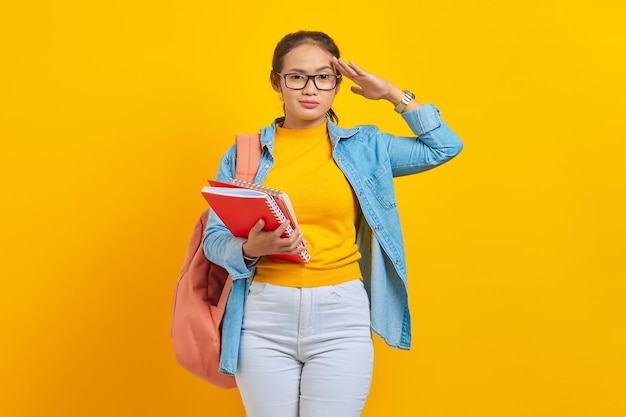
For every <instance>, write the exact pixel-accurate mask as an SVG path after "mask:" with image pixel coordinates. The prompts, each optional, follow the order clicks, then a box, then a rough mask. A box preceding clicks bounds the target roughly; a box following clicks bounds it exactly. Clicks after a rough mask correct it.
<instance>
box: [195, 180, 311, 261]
mask: <svg viewBox="0 0 626 417" xmlns="http://www.w3.org/2000/svg"><path fill="white" fill-rule="evenodd" d="M209 184H211V186H210V187H209V186H207V187H203V188H202V195H203V196H204V198H205V199H206V200H207V201H208V203H209V205H210V206H211V208H212V209H213V211H215V213H216V214H217V216H218V217H219V218H220V220H222V222H224V224H225V225H226V227H227V228H228V230H230V232H231V233H232V234H233V235H234V236H236V237H245V238H247V237H248V234H249V233H250V229H252V227H253V226H254V225H255V224H256V223H257V222H258V221H259V219H263V220H264V221H265V226H264V227H263V229H264V230H269V231H272V230H276V229H277V228H278V226H280V225H281V224H282V223H283V222H285V221H289V226H288V227H287V229H286V230H285V233H284V234H283V236H291V235H292V234H293V233H294V232H295V228H296V227H297V226H298V222H297V220H296V214H295V213H294V211H293V206H292V204H291V201H290V200H289V196H287V193H285V192H283V191H278V190H274V189H272V188H267V187H263V186H260V185H257V184H253V183H250V182H246V181H242V180H238V179H231V180H230V182H228V183H226V182H220V181H214V180H209ZM298 248H301V249H302V251H301V252H300V253H299V254H297V255H285V254H273V255H267V256H268V257H270V258H275V259H281V260H286V261H291V262H297V263H302V264H304V263H307V262H309V260H310V256H309V252H308V251H307V249H306V246H305V245H304V243H301V244H300V246H298Z"/></svg>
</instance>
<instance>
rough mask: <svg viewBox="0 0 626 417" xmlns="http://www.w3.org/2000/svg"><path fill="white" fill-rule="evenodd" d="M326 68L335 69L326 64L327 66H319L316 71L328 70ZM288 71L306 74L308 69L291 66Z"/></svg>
mask: <svg viewBox="0 0 626 417" xmlns="http://www.w3.org/2000/svg"><path fill="white" fill-rule="evenodd" d="M326 69H329V70H331V71H334V69H333V67H331V66H329V65H326V66H323V67H319V68H318V69H316V70H315V72H319V71H323V70H326ZM288 71H290V72H298V73H300V74H306V71H305V70H303V69H301V68H290V69H289V70H288Z"/></svg>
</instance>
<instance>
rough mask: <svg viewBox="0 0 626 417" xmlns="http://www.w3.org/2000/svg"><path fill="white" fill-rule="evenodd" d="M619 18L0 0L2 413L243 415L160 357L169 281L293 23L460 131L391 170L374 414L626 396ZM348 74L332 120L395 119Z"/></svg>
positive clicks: (539, 11) (549, 10)
mask: <svg viewBox="0 0 626 417" xmlns="http://www.w3.org/2000/svg"><path fill="white" fill-rule="evenodd" d="M7 3H8V4H7ZM625 12H626V7H625V6H624V3H623V2H618V1H615V0H613V1H610V0H602V1H601V0H597V1H574V2H571V1H565V0H555V1H551V2H548V1H539V0H529V1H521V0H518V1H495V0H476V1H472V2H459V1H456V0H441V1H421V0H418V1H411V2H380V1H378V0H377V1H372V0H361V1H358V2H357V1H343V2H342V1H339V2H317V3H316V2H274V3H267V4H258V2H255V1H251V0H250V1H245V2H237V1H232V2H210V1H168V2H164V1H150V2H148V1H131V2H128V1H120V0H113V1H106V2H104V1H95V2H79V1H67V0H66V1H57V2H36V1H23V2H17V1H15V2H5V3H3V5H2V6H0V61H1V65H0V135H1V151H0V170H1V171H0V181H1V183H0V195H1V198H2V215H1V216H0V218H1V220H0V222H1V224H0V234H1V241H2V247H1V248H0V256H1V257H2V261H1V263H0V277H1V283H0V286H1V287H0V288H1V290H0V292H1V293H0V335H1V338H2V343H1V345H0V415H2V416H35V415H37V416H148V415H151V416H206V415H218V412H217V410H220V411H221V415H228V416H243V415H244V412H243V408H242V406H241V402H240V400H239V397H238V394H237V392H236V391H235V390H231V391H222V390H220V389H217V388H214V387H212V386H209V385H207V384H205V383H203V382H202V381H200V380H197V379H195V378H194V377H193V376H191V375H190V374H188V373H186V371H184V370H183V369H182V368H180V367H179V366H178V365H177V364H176V363H175V361H174V356H173V352H172V348H171V343H170V340H169V325H170V315H171V306H172V295H173V290H174V285H175V282H176V279H177V277H178V272H179V268H180V265H181V263H182V260H183V256H184V254H185V249H186V245H187V242H188V239H189V237H190V234H191V230H192V227H193V224H194V222H195V220H196V218H197V215H198V214H199V212H200V211H201V210H202V209H203V208H204V207H205V203H204V200H203V199H202V197H201V196H200V194H199V189H200V188H201V186H203V185H204V184H205V180H206V179H207V178H210V177H213V176H214V174H215V172H216V169H217V163H218V160H219V157H220V155H221V154H222V152H223V151H224V150H225V149H226V148H227V147H228V146H229V145H230V144H231V143H232V142H233V140H234V135H235V133H238V132H244V133H249V132H255V131H257V129H258V128H259V127H262V126H265V125H267V124H268V123H269V122H270V121H271V119H272V118H273V117H275V116H278V115H280V113H281V104H280V101H279V99H278V97H277V96H276V94H275V93H274V92H273V91H272V90H271V87H270V84H269V82H268V72H269V69H270V61H271V53H272V50H273V48H274V46H275V44H276V42H277V41H278V39H279V38H280V37H281V36H282V35H284V34H285V33H287V32H291V31H295V30H298V29H314V30H323V31H327V32H328V33H329V34H331V35H332V36H333V37H334V38H335V39H336V41H337V42H338V43H339V46H340V48H341V50H342V55H343V57H344V58H347V59H353V60H355V61H356V62H357V63H359V64H360V65H361V66H362V67H363V68H365V69H366V70H369V71H371V72H373V73H375V74H378V75H380V76H383V77H385V78H388V79H390V80H392V81H393V82H395V83H396V84H398V85H399V86H400V87H402V88H411V89H412V90H413V91H415V92H416V94H417V97H418V98H419V99H420V100H421V101H424V102H433V103H435V104H436V105H437V106H438V107H440V109H441V110H442V114H443V116H444V118H445V119H446V121H447V122H448V123H449V124H450V125H451V126H452V127H453V128H454V129H455V130H456V131H457V132H458V134H459V135H460V136H461V137H462V138H463V139H464V142H465V150H464V151H463V153H462V154H461V155H460V156H459V157H458V159H456V160H454V161H453V162H451V163H450V164H449V165H446V166H444V167H442V168H440V169H437V170H434V171H432V172H428V173H425V174H422V175H418V176H414V177H410V178H401V179H398V181H397V189H398V199H399V205H400V210H401V215H402V219H403V225H404V228H405V239H406V249H407V253H408V256H409V273H410V297H411V298H410V300H411V308H412V313H413V331H414V348H413V349H412V350H411V351H410V352H401V351H395V350H392V349H389V348H387V347H385V346H384V345H383V344H382V343H380V341H379V340H378V339H377V340H376V366H375V377H374V382H373V387H372V392H371V395H370V398H369V400H368V403H367V404H366V409H365V412H364V416H365V417H373V416H396V415H405V416H406V415H408V416H422V417H459V416H480V417H518V416H519V417H531V416H532V417H543V416H546V417H548V416H550V417H553V416H566V417H578V416H590V417H591V416H594V417H595V416H602V417H613V416H623V415H626V357H625V356H626V353H625V352H626V340H625V330H626V326H625V307H624V304H625V301H624V299H625V297H624V296H625V295H626V291H625V289H626V288H625V284H624V278H625V275H626V274H625V267H624V260H623V259H624V246H625V245H624V238H625V236H626V221H624V214H625V213H626V189H625V179H626V175H625V174H626V173H625V169H624V165H625V158H624V151H625V150H626V144H625V139H626V134H625V132H626V117H624V116H626V114H625V113H626V112H625V111H624V110H625V106H624V97H625V96H626V64H625V57H626V35H625V32H624V29H623V28H624V24H623V22H624V18H625V17H626V14H625ZM348 84H349V83H348ZM348 84H346V85H344V88H343V90H342V91H341V93H340V95H339V97H338V98H337V102H336V105H335V109H336V111H337V113H338V114H339V116H340V119H341V124H342V125H343V126H346V127H347V126H352V125H354V124H357V123H375V124H377V125H379V126H380V127H381V128H382V129H383V130H386V131H391V132H395V133H398V134H402V133H407V128H406V126H405V125H404V124H403V123H402V121H401V119H400V118H399V117H398V116H397V115H396V114H395V113H394V112H393V110H392V108H391V106H390V105H389V103H386V102H370V101H366V100H363V99H362V98H360V97H357V96H355V95H353V94H352V93H350V91H349V88H348Z"/></svg>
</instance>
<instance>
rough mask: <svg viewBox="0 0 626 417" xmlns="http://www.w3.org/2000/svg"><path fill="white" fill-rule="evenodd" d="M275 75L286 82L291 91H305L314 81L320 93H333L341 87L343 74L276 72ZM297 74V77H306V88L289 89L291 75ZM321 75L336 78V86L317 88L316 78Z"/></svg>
mask: <svg viewBox="0 0 626 417" xmlns="http://www.w3.org/2000/svg"><path fill="white" fill-rule="evenodd" d="M275 74H276V75H278V76H280V77H281V78H282V79H283V80H284V81H285V87H286V88H288V89H290V90H304V89H305V88H306V86H307V85H309V81H310V80H313V85H314V86H315V88H317V89H318V90H320V91H332V90H334V89H335V88H337V86H338V85H339V81H340V80H341V74H302V73H301V72H287V73H282V72H276V73H275ZM296 74H297V75H301V76H303V77H306V82H305V83H304V86H302V87H300V88H293V87H289V86H288V85H287V77H288V76H290V75H296ZM320 75H329V76H331V77H335V85H334V86H333V88H319V87H318V86H317V83H316V82H315V77H318V76H320Z"/></svg>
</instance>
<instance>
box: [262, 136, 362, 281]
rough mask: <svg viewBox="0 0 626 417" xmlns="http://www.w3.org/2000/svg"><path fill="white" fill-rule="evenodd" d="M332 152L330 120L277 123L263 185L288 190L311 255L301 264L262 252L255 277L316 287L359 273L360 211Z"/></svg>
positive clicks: (359, 275) (349, 277) (353, 276)
mask: <svg viewBox="0 0 626 417" xmlns="http://www.w3.org/2000/svg"><path fill="white" fill-rule="evenodd" d="M331 151H332V148H331V142H330V138H329V136H328V131H327V128H326V124H323V125H321V126H319V127H314V128H311V129H284V128H281V127H277V128H276V138H275V141H274V158H275V161H274V166H273V167H272V169H271V171H270V172H269V174H268V176H267V178H266V179H265V182H263V185H264V186H266V187H270V188H275V189H278V190H281V191H285V192H286V193H287V194H289V198H290V200H291V202H292V204H293V206H294V211H295V213H296V218H297V220H298V223H299V225H300V229H301V230H302V232H303V233H304V240H305V241H306V243H307V248H308V250H309V254H310V255H311V260H310V261H309V263H307V264H298V263H294V262H287V261H280V260H275V259H271V258H267V257H263V258H261V260H260V262H259V264H258V265H257V269H256V274H255V276H254V280H255V281H259V282H267V283H270V284H275V285H284V286H289V287H318V286H323V285H334V284H340V283H342V282H346V281H350V280H353V279H359V278H361V271H360V269H359V265H358V260H359V259H360V258H361V254H360V253H359V252H358V248H357V245H356V242H355V240H356V223H357V216H358V215H359V213H360V210H359V208H358V202H357V200H356V197H355V196H354V193H353V192H352V188H351V187H350V184H349V183H348V180H347V179H346V178H345V177H344V175H343V173H342V172H341V170H340V169H339V167H338V166H337V165H336V164H335V161H334V160H333V158H332V154H331Z"/></svg>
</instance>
